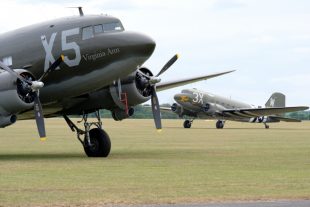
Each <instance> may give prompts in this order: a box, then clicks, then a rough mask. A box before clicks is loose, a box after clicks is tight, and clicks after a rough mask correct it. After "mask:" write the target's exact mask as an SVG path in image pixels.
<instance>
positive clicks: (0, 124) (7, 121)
mask: <svg viewBox="0 0 310 207" xmlns="http://www.w3.org/2000/svg"><path fill="white" fill-rule="evenodd" d="M16 120H17V117H16V115H11V116H5V117H4V116H2V117H0V128H4V127H7V126H9V125H11V124H14V123H15V122H16Z"/></svg>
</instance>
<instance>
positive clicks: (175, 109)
mask: <svg viewBox="0 0 310 207" xmlns="http://www.w3.org/2000/svg"><path fill="white" fill-rule="evenodd" d="M171 111H172V112H174V113H176V114H178V115H179V117H183V116H192V117H196V116H197V114H196V113H194V112H191V111H189V110H187V109H185V108H184V107H183V106H180V105H179V104H177V103H174V104H172V105H171Z"/></svg>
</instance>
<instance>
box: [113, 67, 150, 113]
mask: <svg viewBox="0 0 310 207" xmlns="http://www.w3.org/2000/svg"><path fill="white" fill-rule="evenodd" d="M139 70H140V71H141V72H142V73H144V74H147V75H149V76H152V75H153V74H152V73H151V71H150V70H149V69H147V68H140V69H139ZM121 91H122V93H123V94H126V97H121V99H125V98H126V99H127V104H128V106H135V105H138V104H141V103H144V102H146V101H148V100H150V99H151V94H152V88H151V87H150V86H149V84H148V79H147V78H146V77H144V76H143V75H141V74H140V73H139V72H138V71H135V72H134V73H132V74H130V75H129V76H128V77H126V78H125V79H122V80H121ZM110 94H111V96H112V98H113V101H114V102H115V104H116V105H117V106H119V108H121V109H124V108H123V107H122V103H120V101H121V100H120V98H119V91H118V84H117V82H115V84H114V85H111V86H110Z"/></svg>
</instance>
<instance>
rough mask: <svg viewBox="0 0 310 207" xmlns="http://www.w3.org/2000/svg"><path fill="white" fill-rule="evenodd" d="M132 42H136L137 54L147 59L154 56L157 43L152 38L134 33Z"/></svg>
mask: <svg viewBox="0 0 310 207" xmlns="http://www.w3.org/2000/svg"><path fill="white" fill-rule="evenodd" d="M132 41H133V42H134V45H135V46H134V47H135V51H136V53H139V54H141V55H144V56H147V57H150V56H151V55H152V54H153V52H154V50H155V46H156V43H155V41H154V40H153V39H152V38H151V37H149V36H147V35H144V34H140V33H134V35H133V36H132Z"/></svg>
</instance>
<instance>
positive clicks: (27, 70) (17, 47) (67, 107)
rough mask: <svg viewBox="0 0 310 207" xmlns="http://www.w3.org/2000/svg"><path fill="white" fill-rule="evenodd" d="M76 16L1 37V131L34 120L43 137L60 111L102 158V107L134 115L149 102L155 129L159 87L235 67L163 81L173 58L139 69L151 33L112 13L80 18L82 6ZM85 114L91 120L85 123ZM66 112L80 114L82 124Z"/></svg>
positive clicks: (106, 145)
mask: <svg viewBox="0 0 310 207" xmlns="http://www.w3.org/2000/svg"><path fill="white" fill-rule="evenodd" d="M79 13H80V15H79V16H72V17H64V18H59V19H54V20H50V21H46V22H42V23H38V24H34V25H30V26H26V27H23V28H20V29H16V30H14V31H11V32H6V33H4V34H1V35H0V60H1V61H0V68H2V69H0V127H1V128H4V127H7V126H9V125H12V124H14V123H15V122H16V121H17V119H18V120H26V119H35V120H36V125H37V128H38V133H39V136H40V138H41V140H42V141H43V140H45V139H46V131H45V123H44V117H45V118H51V117H59V116H63V117H64V119H65V121H66V123H67V124H68V126H69V128H70V129H71V130H72V131H73V132H75V133H76V134H77V138H78V140H79V141H80V142H81V144H82V146H83V148H84V151H85V153H86V155H87V156H89V157H107V156H108V155H109V153H110V150H111V140H110V137H109V135H108V134H107V133H106V132H105V131H104V130H103V125H102V120H101V117H100V113H99V110H100V109H107V110H110V111H111V113H112V116H113V118H114V120H116V121H120V120H123V119H126V118H128V117H130V116H132V115H133V114H134V108H133V107H134V106H136V105H138V104H141V103H144V102H146V101H148V100H151V103H152V110H153V115H154V120H155V126H156V128H157V129H161V128H162V126H161V119H160V107H159V102H158V97H157V92H156V91H160V90H166V89H169V88H172V87H177V86H180V85H184V84H188V83H192V82H196V81H200V80H207V79H210V78H214V77H216V76H220V75H224V74H226V73H229V72H232V71H225V72H221V73H215V74H208V75H200V76H196V77H192V78H184V79H179V80H174V81H166V82H161V78H160V76H161V75H162V74H163V73H164V72H165V71H167V70H168V69H169V68H170V66H172V65H173V64H174V62H175V61H176V60H177V59H178V55H175V56H173V57H172V58H171V59H170V60H169V61H168V62H167V63H166V64H165V65H164V66H163V68H162V69H161V70H160V72H159V73H158V74H156V75H153V73H152V72H151V70H150V69H148V68H146V67H144V66H143V64H144V63H145V61H146V60H147V59H149V57H150V56H151V55H152V53H153V51H154V49H155V46H156V43H155V41H154V40H153V39H152V38H150V37H148V36H146V35H144V34H141V33H138V32H130V31H126V30H125V29H124V26H123V24H122V23H121V21H120V20H119V19H118V18H116V17H112V16H108V15H84V13H83V11H82V8H81V7H79ZM42 108H44V113H43V110H42ZM33 111H34V112H33ZM89 114H95V117H96V121H89V119H88V116H89ZM70 115H80V116H82V117H83V118H82V122H83V125H84V129H80V128H79V127H78V126H77V125H76V124H75V123H73V121H72V120H71V119H70V118H69V116H70Z"/></svg>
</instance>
